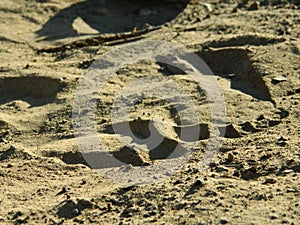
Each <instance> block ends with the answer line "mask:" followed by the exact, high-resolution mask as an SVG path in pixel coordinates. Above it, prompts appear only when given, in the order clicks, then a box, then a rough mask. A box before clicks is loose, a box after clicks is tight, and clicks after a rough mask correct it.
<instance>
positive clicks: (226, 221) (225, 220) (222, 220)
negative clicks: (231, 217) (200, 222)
mask: <svg viewBox="0 0 300 225" xmlns="http://www.w3.org/2000/svg"><path fill="white" fill-rule="evenodd" d="M220 223H221V224H227V223H229V221H228V220H227V219H226V218H223V219H221V220H220Z"/></svg>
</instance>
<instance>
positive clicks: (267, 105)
mask: <svg viewBox="0 0 300 225" xmlns="http://www.w3.org/2000/svg"><path fill="white" fill-rule="evenodd" d="M299 7H300V3H299V1H298V0H294V1H293V2H292V1H277V0H266V1H260V2H253V1H249V2H248V1H243V2H241V3H239V4H238V3H237V2H235V1H230V0H229V1H225V0H224V1H218V0H213V1H208V2H204V1H197V0H195V1H190V2H189V3H187V2H182V1H178V0H177V1H176V0H175V1H167V2H161V1H137V0H136V1H134V0H131V1H129V0H128V1H125V0H124V1H115V0H107V1H96V0H94V1H79V0H78V1H77V0H66V1H59V0H26V1H24V0H23V1H22V0H16V1H11V0H1V2H0V17H1V23H0V55H1V56H0V76H1V77H0V87H1V88H0V92H1V95H0V109H1V110H0V185H1V186H0V224H5V225H6V224H259V225H261V224H290V225H292V224H294V225H296V224H299V220H300V206H299V202H300V189H299V181H300V178H299V172H300V153H299V146H300V141H299V133H300V120H299V116H300V115H299V103H300V94H299V93H300V11H299ZM140 40H154V41H167V42H170V43H173V44H174V45H175V44H180V45H183V46H185V47H186V48H187V49H188V51H190V52H191V53H195V54H196V55H197V56H200V57H201V58H202V59H203V60H204V61H205V62H206V63H207V65H208V66H209V67H210V68H211V70H212V71H213V73H214V76H213V78H214V79H215V80H216V82H217V84H218V85H219V87H220V90H222V93H223V95H224V101H225V103H226V118H225V119H226V124H225V125H223V127H219V130H220V131H225V128H226V132H225V137H223V138H222V139H221V140H222V146H221V147H220V149H219V151H218V152H217V153H216V154H214V155H213V156H212V157H213V158H211V161H209V165H208V166H207V167H203V166H204V164H203V162H204V161H207V158H206V157H208V156H207V155H206V154H205V152H206V148H207V146H208V143H209V140H210V137H211V136H210V134H211V132H212V123H211V111H210V105H211V104H214V102H213V101H208V99H207V92H206V91H205V90H203V88H202V87H201V86H199V84H198V83H197V82H196V81H195V80H194V79H192V77H191V76H189V73H185V72H183V71H180V70H176V69H174V68H173V67H169V66H167V65H165V64H162V63H157V62H154V61H151V60H148V61H147V60H143V61H141V62H137V63H134V64H132V65H127V66H124V67H123V68H121V69H119V70H118V71H117V72H116V73H115V74H112V76H111V77H110V78H109V80H107V82H106V83H105V84H104V86H103V87H102V89H101V91H100V90H99V91H100V93H99V94H98V93H97V98H96V102H97V108H96V113H95V115H96V117H95V118H96V119H95V121H96V133H97V135H98V136H97V137H98V138H100V139H101V140H102V143H103V144H104V145H105V146H106V147H105V148H106V149H108V151H109V152H110V155H112V156H114V158H116V159H118V160H119V161H118V162H120V163H121V164H122V163H123V164H124V165H121V166H120V167H109V166H108V168H102V167H105V166H102V167H101V165H98V167H97V168H96V169H98V171H99V170H101V171H105V172H104V173H98V172H97V170H95V169H91V168H90V167H91V165H90V164H89V160H86V159H87V158H88V157H90V158H88V159H91V160H93V159H95V158H97V157H99V155H97V152H96V153H95V152H94V153H93V152H92V151H89V150H86V149H85V150H84V154H85V156H86V157H87V158H84V157H82V155H81V152H82V149H81V148H80V146H79V147H78V145H77V142H76V138H75V137H74V129H73V128H74V124H73V123H72V109H74V108H73V106H74V105H73V100H74V96H75V90H76V87H78V85H79V82H80V78H81V77H83V76H84V75H86V74H87V73H88V71H89V70H88V68H89V67H90V66H91V65H93V64H92V63H93V62H94V61H96V60H97V59H99V58H101V56H102V55H103V54H106V53H107V52H110V51H111V50H113V49H115V48H116V47H118V46H121V45H122V44H125V43H131V44H132V43H135V42H137V41H140ZM96 62H97V61H96ZM149 75H150V76H152V77H155V79H165V80H163V81H162V82H158V83H160V84H161V87H169V86H168V84H166V83H164V82H165V81H166V79H168V80H173V81H175V82H176V83H177V84H178V87H180V89H182V90H184V91H185V93H187V94H188V96H189V98H190V99H192V101H193V102H194V103H195V104H196V108H197V110H198V111H199V114H195V113H193V112H191V111H189V108H186V107H185V105H186V102H185V100H184V98H181V97H182V95H181V94H180V93H178V94H176V96H174V95H172V93H174V89H172V90H171V89H170V90H169V89H167V91H163V90H162V89H159V88H156V89H155V90H160V91H157V93H161V94H165V95H168V94H170V95H172V96H171V97H174V99H175V102H173V103H170V102H168V101H165V100H164V99H162V98H155V97H151V96H150V97H149V96H144V95H143V93H144V91H143V90H146V89H148V88H149V90H152V89H151V88H153V87H152V85H148V86H147V84H146V86H143V85H141V84H140V85H131V86H130V84H132V82H133V81H135V80H137V79H141V78H146V77H149ZM128 85H129V87H130V92H129V93H127V95H126V94H124V95H122V96H121V97H122V99H123V100H124V101H125V102H126V101H127V100H128V99H129V100H128V102H130V98H131V100H132V98H133V99H140V100H139V101H136V102H135V104H134V106H132V107H131V110H130V113H129V114H130V115H129V116H128V118H125V117H122V116H120V117H117V118H114V119H113V118H112V112H111V109H112V107H113V104H114V101H115V99H116V95H118V93H120V92H121V91H122V90H124V88H126V87H128ZM164 85H165V86H164ZM150 86H151V88H150ZM143 88H144V89H143ZM130 96H131V97H130ZM140 96H143V98H140ZM174 105H177V106H178V105H179V106H181V108H180V107H179V110H178V108H176V107H175V109H174ZM119 108H121V109H123V108H124V107H119ZM180 113H182V115H184V118H185V119H182V118H179V117H180V115H181V114H180ZM179 114H180V115H179ZM157 118H160V120H159V121H157ZM192 118H194V119H197V120H198V123H196V124H195V123H194V122H193V120H192ZM222 119H224V118H222ZM128 123H129V126H130V128H131V131H132V132H133V133H134V134H135V135H136V136H138V137H139V138H142V139H145V138H147V137H148V136H149V132H150V131H149V129H150V127H152V128H153V129H154V130H155V132H156V134H157V137H160V138H162V139H161V142H160V143H159V145H158V146H156V147H155V148H153V149H149V148H150V147H149V145H147V144H143V143H133V142H134V140H133V139H131V140H130V139H129V141H128V138H127V139H126V138H125V139H126V140H127V141H128V143H127V142H126V140H125V139H122V138H124V137H125V136H126V134H124V133H122V132H116V130H114V129H113V128H117V130H118V129H119V130H121V131H122V128H123V127H124V126H125V127H126V124H127V125H128ZM193 127H196V128H197V127H200V129H201V132H200V135H199V136H197V138H196V140H193V141H190V140H185V139H184V138H182V137H180V135H178V134H179V131H182V130H189V129H193ZM155 132H154V133H155ZM152 134H153V133H152ZM185 138H186V139H188V137H185ZM139 140H140V139H139ZM178 146H179V148H178V149H179V150H180V151H181V153H182V154H184V151H185V150H186V149H188V148H189V147H191V148H192V149H194V150H195V151H194V152H193V154H192V155H191V157H190V158H189V160H188V161H186V162H184V163H183V161H181V160H180V157H181V154H179V155H178V154H177V155H176V154H175V155H173V157H171V158H172V159H167V158H168V157H169V156H170V155H172V152H173V151H174V149H177V147H178ZM147 149H148V151H147ZM149 150H150V151H149ZM87 161H88V162H87ZM163 163H166V164H168V163H169V164H168V167H167V168H171V167H173V166H174V165H180V167H179V169H178V170H177V171H175V173H172V172H171V171H163V169H164V167H161V168H158V169H157V168H156V167H155V166H156V165H162V164H163ZM94 168H95V166H94ZM154 168H156V169H157V170H154ZM174 168H175V166H174ZM139 169H141V170H143V171H148V172H149V174H151V176H150V175H149V177H147V178H149V179H148V180H150V181H152V183H151V184H144V185H136V183H138V182H143V181H145V180H143V179H142V178H141V179H140V180H138V181H137V182H136V179H135V178H137V177H138V176H139V175H138V174H136V173H135V171H139ZM160 175H162V177H160ZM159 178H162V179H161V180H160V179H159ZM121 181H122V182H123V183H122V182H121ZM158 181H160V182H158Z"/></svg>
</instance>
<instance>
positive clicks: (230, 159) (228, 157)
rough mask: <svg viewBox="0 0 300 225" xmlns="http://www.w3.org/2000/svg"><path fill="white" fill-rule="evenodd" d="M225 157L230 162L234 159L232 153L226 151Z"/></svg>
mask: <svg viewBox="0 0 300 225" xmlns="http://www.w3.org/2000/svg"><path fill="white" fill-rule="evenodd" d="M227 159H228V161H230V162H232V161H233V160H234V156H233V154H232V153H228V156H227Z"/></svg>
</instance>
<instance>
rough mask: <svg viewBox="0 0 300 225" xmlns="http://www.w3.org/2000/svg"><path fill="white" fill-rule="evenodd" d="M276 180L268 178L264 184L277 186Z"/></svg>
mask: <svg viewBox="0 0 300 225" xmlns="http://www.w3.org/2000/svg"><path fill="white" fill-rule="evenodd" d="M275 183H276V180H275V179H274V178H271V177H270V178H266V180H265V182H264V184H275Z"/></svg>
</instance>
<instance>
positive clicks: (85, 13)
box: [37, 0, 187, 40]
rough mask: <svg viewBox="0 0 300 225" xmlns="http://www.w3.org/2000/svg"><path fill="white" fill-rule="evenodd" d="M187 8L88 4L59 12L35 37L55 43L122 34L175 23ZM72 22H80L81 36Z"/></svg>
mask: <svg viewBox="0 0 300 225" xmlns="http://www.w3.org/2000/svg"><path fill="white" fill-rule="evenodd" d="M186 5H187V3H171V2H166V1H160V0H152V1H141V0H87V1H84V2H80V3H78V4H74V5H71V6H70V7H68V8H66V9H63V10H61V11H60V12H58V13H57V14H56V15H55V16H54V17H52V18H51V19H50V20H48V21H47V22H46V23H45V24H44V26H43V28H42V29H41V30H39V31H37V34H38V35H39V36H41V37H45V38H46V39H48V40H56V39H62V38H67V37H76V36H78V35H80V34H85V33H86V34H95V32H99V33H100V34H105V33H121V32H127V31H133V30H134V29H135V28H136V29H142V28H145V27H147V26H148V25H151V26H159V25H162V24H164V23H166V22H169V21H171V20H172V19H174V18H175V17H176V16H177V15H178V14H179V13H180V12H182V11H183V10H184V9H185V7H186ZM75 20H76V21H77V22H78V21H80V22H79V23H78V24H79V30H80V32H78V29H77V30H76V23H74V21H75ZM81 28H82V29H81Z"/></svg>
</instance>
